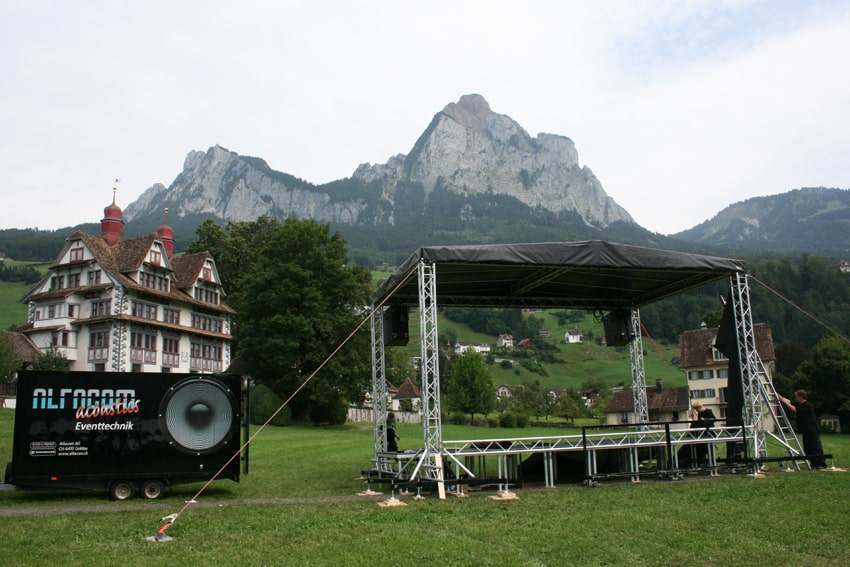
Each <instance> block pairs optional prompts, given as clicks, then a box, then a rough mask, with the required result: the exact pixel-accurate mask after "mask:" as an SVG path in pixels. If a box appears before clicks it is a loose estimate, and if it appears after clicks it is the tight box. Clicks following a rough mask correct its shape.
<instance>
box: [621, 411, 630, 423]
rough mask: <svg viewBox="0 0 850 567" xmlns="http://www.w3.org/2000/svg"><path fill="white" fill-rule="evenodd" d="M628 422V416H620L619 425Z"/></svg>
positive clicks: (625, 414)
mask: <svg viewBox="0 0 850 567" xmlns="http://www.w3.org/2000/svg"><path fill="white" fill-rule="evenodd" d="M628 422H629V414H628V413H621V414H620V423H628Z"/></svg>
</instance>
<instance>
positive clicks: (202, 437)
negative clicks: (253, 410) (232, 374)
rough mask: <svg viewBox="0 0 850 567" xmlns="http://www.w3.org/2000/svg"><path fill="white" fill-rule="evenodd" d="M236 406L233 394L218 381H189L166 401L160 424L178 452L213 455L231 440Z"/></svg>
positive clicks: (162, 408)
mask: <svg viewBox="0 0 850 567" xmlns="http://www.w3.org/2000/svg"><path fill="white" fill-rule="evenodd" d="M233 404H234V397H233V394H232V393H231V392H230V390H228V389H227V387H226V386H225V385H224V384H222V383H221V382H219V381H218V380H215V379H211V378H203V377H200V376H197V377H192V378H186V379H185V380H182V381H180V382H178V383H177V384H175V385H174V387H172V388H171V389H170V390H168V392H167V393H166V395H165V397H164V398H163V399H162V403H161V404H160V412H159V413H160V420H161V422H162V426H163V429H164V431H165V433H166V435H167V436H168V438H169V439H170V440H171V441H172V443H173V444H174V445H176V446H177V447H178V448H180V449H182V450H184V451H186V452H190V453H195V454H204V453H211V452H213V451H215V450H216V449H218V448H219V446H221V445H222V444H223V443H226V442H227V441H228V439H229V438H230V436H231V431H232V429H233V421H234V412H233Z"/></svg>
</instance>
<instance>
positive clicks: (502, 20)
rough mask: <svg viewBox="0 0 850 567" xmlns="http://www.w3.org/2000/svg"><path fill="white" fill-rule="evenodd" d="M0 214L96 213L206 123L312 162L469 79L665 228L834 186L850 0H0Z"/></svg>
mask: <svg viewBox="0 0 850 567" xmlns="http://www.w3.org/2000/svg"><path fill="white" fill-rule="evenodd" d="M0 53H2V57H0V85H2V86H0V143H1V144H2V147H0V195H2V199H0V228H12V227H14V228H25V227H38V228H42V229H55V228H60V227H67V226H71V225H75V224H78V223H81V222H98V221H100V219H101V217H102V215H103V207H104V206H106V205H108V204H109V203H110V202H111V200H112V187H113V185H115V183H114V180H115V178H120V179H121V182H120V183H118V184H117V186H118V193H117V203H118V204H119V205H120V206H121V207H123V208H126V206H127V205H128V204H130V203H131V202H132V201H134V200H135V199H136V198H138V196H139V195H140V194H141V193H142V192H143V191H144V190H145V189H146V188H148V187H150V186H151V185H152V184H154V183H163V184H165V185H169V184H170V183H171V182H172V181H173V179H174V178H175V177H176V176H177V174H179V173H180V171H181V170H182V167H183V160H184V159H185V157H186V154H187V153H188V152H190V151H192V150H206V149H207V148H209V147H211V146H213V145H215V144H220V145H222V146H224V147H226V148H228V149H230V150H232V151H234V152H237V153H239V154H243V155H251V156H257V157H261V158H263V159H265V160H266V161H267V162H268V163H269V165H270V166H271V167H272V168H274V169H277V170H279V171H283V172H286V173H290V174H292V175H295V176H297V177H301V178H302V179H305V180H307V181H310V182H313V183H324V182H327V181H331V180H334V179H339V178H342V177H348V176H350V175H351V174H352V173H353V172H354V170H355V169H356V168H357V166H358V165H359V164H360V163H363V162H372V163H383V162H386V161H387V158H389V157H390V156H392V155H395V154H399V153H408V152H409V151H410V149H411V147H412V146H413V143H414V142H415V141H416V139H417V138H418V136H419V135H420V134H421V133H422V131H423V130H424V129H425V128H426V127H427V125H428V123H429V122H430V120H431V118H432V116H433V115H434V113H436V112H438V111H439V110H441V109H442V108H443V107H444V106H445V105H446V104H447V103H449V102H455V101H457V100H458V99H459V98H460V96H461V95H463V94H469V93H479V94H481V95H483V96H484V97H485V98H486V99H487V101H488V102H489V103H490V107H491V108H492V109H493V110H494V111H495V112H498V113H501V114H507V115H508V116H510V117H511V118H513V119H514V120H516V121H517V122H519V123H520V124H521V125H522V126H523V127H524V128H525V129H526V130H527V131H528V132H529V133H530V134H531V135H537V134H538V133H539V132H548V133H553V134H560V135H564V136H568V137H569V138H571V139H572V140H573V141H574V142H575V144H576V148H577V150H578V153H579V160H580V163H581V164H582V165H586V166H588V167H590V168H591V169H592V170H593V172H594V173H595V174H596V176H597V177H598V178H599V180H600V181H601V182H602V185H603V187H604V188H605V190H606V192H607V193H608V194H609V195H610V196H611V197H613V198H614V199H615V200H616V201H617V202H618V203H619V204H620V205H622V206H623V207H625V208H626V210H628V211H629V212H630V213H631V214H632V216H634V218H635V220H636V221H637V222H638V223H639V224H641V225H642V226H644V227H645V228H648V229H650V230H652V231H656V232H661V233H664V234H670V233H674V232H678V231H680V230H684V229H687V228H690V227H692V226H694V225H696V224H698V223H700V222H702V221H704V220H707V219H709V218H711V217H712V216H714V215H715V214H716V213H717V212H718V211H720V210H721V209H722V208H724V207H726V206H727V205H730V204H732V203H735V202H738V201H741V200H744V199H746V198H749V197H753V196H762V195H772V194H777V193H783V192H786V191H790V190H792V189H795V188H799V187H806V186H827V187H841V188H850V2H847V1H836V2H820V1H800V0H789V1H784V0H776V1H765V2H759V1H745V0H740V1H731V2H724V1H721V0H706V1H686V0H674V1H664V0H632V1H614V0H606V1H604V2H601V1H586V2H585V1H566V0H559V1H551V2H550V1H538V2H534V1H523V2H519V1H512V2H502V1H496V0H487V1H469V2H465V1H462V0H453V1H447V2H442V1H428V2H425V1H423V2H408V1H403V0H394V1H390V2H371V1H356V0H345V1H338V2H323V1H316V0H313V1H309V2H308V1H305V2H288V1H268V2H259V1H252V0H240V1H239V2H234V1H228V2H224V1H218V0H204V1H191V2H190V1H175V0H169V1H167V2H160V1H151V0H145V1H143V2H138V1H136V2H129V1H126V2H122V1H117V0H110V1H97V0H86V1H82V0H80V1H70V0H56V1H40V0H16V1H15V0H0Z"/></svg>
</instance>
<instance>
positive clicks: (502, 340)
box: [496, 334, 514, 348]
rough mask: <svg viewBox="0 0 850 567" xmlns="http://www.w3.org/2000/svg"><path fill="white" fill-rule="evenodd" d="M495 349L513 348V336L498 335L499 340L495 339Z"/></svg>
mask: <svg viewBox="0 0 850 567" xmlns="http://www.w3.org/2000/svg"><path fill="white" fill-rule="evenodd" d="M496 348H514V336H513V335H508V334H504V335H499V338H498V339H496Z"/></svg>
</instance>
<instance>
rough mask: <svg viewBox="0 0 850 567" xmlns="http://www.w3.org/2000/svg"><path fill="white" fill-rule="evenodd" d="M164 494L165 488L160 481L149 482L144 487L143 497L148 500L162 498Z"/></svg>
mask: <svg viewBox="0 0 850 567" xmlns="http://www.w3.org/2000/svg"><path fill="white" fill-rule="evenodd" d="M164 492H165V486H164V485H163V484H162V482H161V481H159V480H147V481H145V483H144V484H143V485H142V496H144V497H145V498H147V499H148V500H156V499H158V498H162V495H163V493H164Z"/></svg>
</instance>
